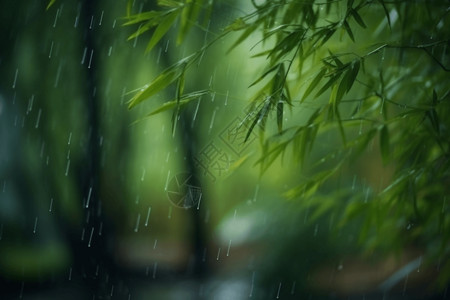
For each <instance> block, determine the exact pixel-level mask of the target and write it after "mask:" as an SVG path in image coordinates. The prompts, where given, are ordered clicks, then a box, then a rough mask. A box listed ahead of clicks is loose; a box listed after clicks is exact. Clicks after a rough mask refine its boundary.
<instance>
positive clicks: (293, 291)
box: [291, 281, 297, 295]
mask: <svg viewBox="0 0 450 300" xmlns="http://www.w3.org/2000/svg"><path fill="white" fill-rule="evenodd" d="M296 283H297V282H296V281H294V282H293V283H292V288H291V295H294V293H295V284H296Z"/></svg>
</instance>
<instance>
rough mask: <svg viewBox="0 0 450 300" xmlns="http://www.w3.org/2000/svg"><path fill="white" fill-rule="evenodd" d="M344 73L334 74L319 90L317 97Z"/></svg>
mask: <svg viewBox="0 0 450 300" xmlns="http://www.w3.org/2000/svg"><path fill="white" fill-rule="evenodd" d="M341 74H342V73H337V74H335V75H334V76H332V77H331V78H330V79H329V80H328V81H327V83H325V84H324V86H323V87H322V88H321V89H320V90H319V91H318V92H317V94H316V96H315V97H316V98H317V97H319V96H320V95H322V94H323V93H324V92H325V91H326V90H328V89H329V88H330V87H331V86H332V85H333V84H334V83H335V82H336V81H337V80H338V79H339V77H341Z"/></svg>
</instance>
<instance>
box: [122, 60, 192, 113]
mask: <svg viewBox="0 0 450 300" xmlns="http://www.w3.org/2000/svg"><path fill="white" fill-rule="evenodd" d="M185 64H186V63H183V64H182V65H178V64H176V65H174V66H172V67H169V68H168V69H166V70H165V71H163V72H162V73H161V74H160V75H159V76H158V77H156V78H155V79H154V80H153V81H152V82H151V83H150V85H149V86H148V87H147V88H146V89H144V90H142V91H140V92H139V93H137V94H136V95H135V96H134V97H133V98H131V100H130V101H129V104H128V109H131V108H133V107H134V106H136V105H137V104H139V103H141V102H142V101H144V100H146V99H147V98H150V97H151V96H153V95H155V94H156V93H158V92H159V91H161V90H163V89H164V88H166V87H167V86H168V85H169V84H171V83H172V82H174V81H175V80H177V79H178V78H179V77H180V76H181V75H182V74H183V73H184V68H185Z"/></svg>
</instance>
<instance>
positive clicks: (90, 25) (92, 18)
mask: <svg viewBox="0 0 450 300" xmlns="http://www.w3.org/2000/svg"><path fill="white" fill-rule="evenodd" d="M92 23H94V16H93V15H92V16H91V22H90V23H89V29H92Z"/></svg>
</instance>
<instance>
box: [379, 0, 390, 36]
mask: <svg viewBox="0 0 450 300" xmlns="http://www.w3.org/2000/svg"><path fill="white" fill-rule="evenodd" d="M378 2H380V4H381V6H383V10H384V13H385V15H386V18H387V22H388V25H389V29H390V30H392V27H391V16H390V15H389V11H388V9H387V7H386V4H385V3H384V1H383V0H378Z"/></svg>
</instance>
